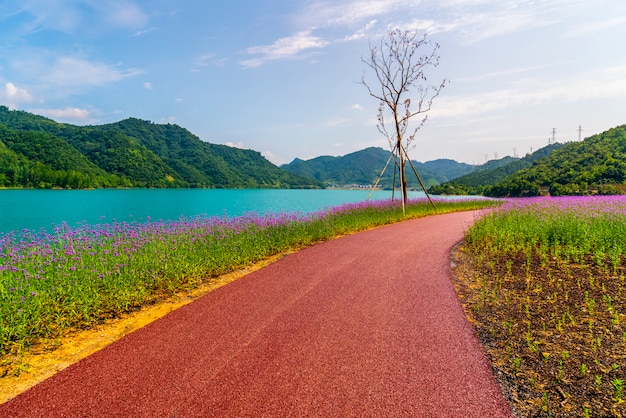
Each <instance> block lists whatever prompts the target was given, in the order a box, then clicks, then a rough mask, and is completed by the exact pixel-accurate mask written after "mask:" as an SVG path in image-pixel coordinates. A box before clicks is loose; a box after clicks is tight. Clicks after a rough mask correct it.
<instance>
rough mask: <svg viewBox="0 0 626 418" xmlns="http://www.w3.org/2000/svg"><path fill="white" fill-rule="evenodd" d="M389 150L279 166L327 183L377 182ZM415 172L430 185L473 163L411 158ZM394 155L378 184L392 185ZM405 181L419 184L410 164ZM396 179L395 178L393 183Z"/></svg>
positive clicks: (460, 171)
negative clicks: (425, 160)
mask: <svg viewBox="0 0 626 418" xmlns="http://www.w3.org/2000/svg"><path fill="white" fill-rule="evenodd" d="M389 156H390V152H389V151H385V150H384V149H382V148H377V147H371V148H366V149H364V150H361V151H357V152H353V153H351V154H347V155H344V156H341V157H330V156H322V157H317V158H313V159H310V160H306V161H304V160H301V159H299V158H296V159H295V160H293V161H292V162H291V163H289V164H285V165H282V166H281V167H282V168H284V169H285V170H287V171H290V172H292V173H295V174H298V175H301V176H305V177H312V178H314V179H316V180H318V181H320V182H322V183H325V184H329V185H339V186H345V185H362V186H365V185H372V184H374V183H375V182H376V180H377V179H378V177H379V176H380V174H381V171H382V170H383V168H384V167H385V164H387V161H388V160H389ZM413 165H414V167H415V169H416V170H417V172H418V174H419V175H420V177H421V178H422V180H423V181H424V183H425V184H426V186H427V187H428V186H430V185H433V184H439V183H441V182H444V181H448V180H450V179H452V178H455V177H458V176H459V175H462V174H465V173H467V172H469V171H471V170H473V169H474V168H475V167H474V166H472V165H469V164H463V163H458V162H456V161H453V160H445V159H442V160H435V161H429V162H426V163H420V162H417V161H413ZM393 172H394V166H393V159H392V160H391V162H390V163H389V166H388V167H387V169H386V170H385V173H384V175H383V176H382V178H381V180H380V182H379V186H380V187H383V188H391V187H392V185H393ZM406 174H407V182H408V184H409V187H411V188H419V187H420V186H419V182H418V181H417V178H416V177H415V175H414V174H413V170H412V168H411V166H410V165H408V164H407V167H406ZM398 184H399V181H398V179H396V187H397V186H398Z"/></svg>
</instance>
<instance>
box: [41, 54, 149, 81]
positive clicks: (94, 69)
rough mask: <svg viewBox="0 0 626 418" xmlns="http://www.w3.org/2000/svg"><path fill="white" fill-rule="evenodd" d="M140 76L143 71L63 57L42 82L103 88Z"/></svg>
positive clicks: (55, 63) (56, 62)
mask: <svg viewBox="0 0 626 418" xmlns="http://www.w3.org/2000/svg"><path fill="white" fill-rule="evenodd" d="M139 74H142V71H141V70H138V69H135V68H129V69H120V68H119V66H113V65H108V64H105V63H101V62H91V61H87V60H83V59H80V58H74V57H61V58H58V59H57V60H56V61H55V62H54V63H53V65H52V67H51V68H50V70H49V72H48V73H47V74H46V75H44V76H43V77H42V80H43V81H44V82H46V83H50V84H53V85H56V86H103V85H106V84H110V83H114V82H117V81H120V80H122V79H125V78H128V77H133V76H136V75H139Z"/></svg>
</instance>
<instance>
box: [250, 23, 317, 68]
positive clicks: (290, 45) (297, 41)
mask: <svg viewBox="0 0 626 418" xmlns="http://www.w3.org/2000/svg"><path fill="white" fill-rule="evenodd" d="M326 45H328V42H326V41H325V40H323V39H322V38H319V37H317V36H313V35H312V34H311V30H305V31H301V32H298V33H296V34H295V35H293V36H288V37H285V38H280V39H278V40H277V41H276V42H274V43H273V44H271V45H261V46H253V47H250V48H248V49H247V50H246V52H247V53H248V54H250V55H259V57H257V58H252V59H249V60H245V61H243V62H242V64H243V65H244V67H248V68H252V67H259V66H261V65H263V64H264V63H265V62H267V61H270V60H277V59H285V58H293V57H296V56H298V55H299V54H300V53H302V52H303V51H308V50H311V49H319V48H323V47H325V46H326Z"/></svg>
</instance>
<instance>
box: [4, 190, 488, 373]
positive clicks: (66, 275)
mask: <svg viewBox="0 0 626 418" xmlns="http://www.w3.org/2000/svg"><path fill="white" fill-rule="evenodd" d="M492 204H494V202H492V201H487V200H459V201H454V200H448V201H445V202H440V203H438V206H439V209H438V212H440V213H443V212H446V211H455V210H469V209H478V208H482V207H485V206H487V205H492ZM432 213H434V210H433V208H432V207H431V206H430V205H429V204H428V203H427V202H426V201H425V200H416V201H413V202H411V204H410V205H409V206H408V207H407V214H406V217H405V216H403V214H402V210H401V208H400V203H399V201H397V200H395V201H391V200H384V201H380V200H379V201H369V202H362V203H358V204H347V205H343V206H340V207H336V208H332V209H330V210H328V211H325V212H320V213H314V214H310V215H303V214H297V213H295V214H293V213H276V214H269V215H264V216H259V215H257V214H255V213H249V214H245V215H243V216H240V217H234V218H225V217H212V218H193V219H181V220H179V221H176V222H161V221H158V222H152V221H148V222H146V223H136V224H129V223H113V224H103V225H84V226H82V227H80V228H70V227H68V226H67V225H65V224H62V225H59V226H58V227H57V228H55V230H54V231H53V232H52V233H47V232H45V231H43V230H42V231H39V232H36V231H28V230H24V231H22V232H21V233H12V234H4V235H0V355H4V356H6V355H8V354H15V353H19V352H21V351H23V350H25V349H28V347H29V346H31V345H32V344H34V343H36V342H38V341H41V340H45V339H50V338H58V337H59V336H62V335H64V334H65V333H67V332H69V331H71V330H76V329H83V328H88V327H90V326H91V325H93V324H95V323H99V322H101V321H103V320H105V319H107V318H112V317H115V316H117V315H119V314H121V313H123V312H128V311H132V310H135V309H138V308H139V307H141V306H143V305H145V304H148V303H154V302H155V301H159V300H161V299H163V298H167V297H168V296H170V295H173V294H174V293H176V292H178V291H181V290H186V289H192V288H195V287H197V286H198V285H199V284H201V283H202V282H205V281H207V280H211V279H212V278H215V277H217V276H219V275H221V274H224V273H227V272H231V271H234V270H236V269H240V268H243V267H245V266H248V265H250V264H252V263H255V262H257V261H260V260H262V259H264V258H267V257H269V256H272V255H275V254H278V253H281V252H284V251H287V250H292V249H297V248H301V247H303V246H306V245H311V244H313V243H315V242H319V241H322V240H326V239H329V238H332V237H333V236H336V235H341V234H346V233H351V232H355V231H359V230H363V229H366V228H369V227H371V226H376V225H384V224H387V223H392V222H398V221H401V220H403V219H407V218H411V217H418V216H424V215H428V214H432ZM5 363H6V362H5ZM3 364H4V363H3ZM4 367H7V365H6V364H4Z"/></svg>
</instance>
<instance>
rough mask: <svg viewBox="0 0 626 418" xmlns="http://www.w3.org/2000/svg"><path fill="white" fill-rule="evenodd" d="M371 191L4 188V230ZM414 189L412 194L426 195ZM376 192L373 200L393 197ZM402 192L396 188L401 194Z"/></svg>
mask: <svg viewBox="0 0 626 418" xmlns="http://www.w3.org/2000/svg"><path fill="white" fill-rule="evenodd" d="M369 193H370V192H369V191H368V190H283V189H280V190H275V189H271V190H266V189H244V190H240V189H237V190H235V189H98V190H0V234H1V233H6V232H10V231H21V230H22V229H30V230H39V229H40V228H46V229H48V230H49V231H50V230H51V229H52V228H53V227H54V226H55V225H59V224H61V223H63V222H66V223H67V224H68V225H70V226H79V225H81V224H85V223H87V224H103V223H111V222H115V221H117V222H144V221H146V220H147V218H148V217H150V218H151V219H152V220H153V221H156V220H163V221H173V220H178V219H181V218H192V217H196V216H223V215H225V216H229V217H232V216H238V215H242V214H243V213H245V212H256V213H259V214H267V213H272V212H302V213H310V212H315V211H319V210H323V209H326V208H329V207H333V206H339V205H342V204H344V203H351V202H361V201H365V200H366V199H367V197H368V196H369ZM422 196H424V194H423V193H422V192H411V194H410V197H412V198H415V197H422ZM390 197H391V191H383V190H380V191H375V192H374V194H373V195H372V199H377V200H378V199H389V198H390ZM398 197H399V193H398V192H397V191H396V198H398Z"/></svg>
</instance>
